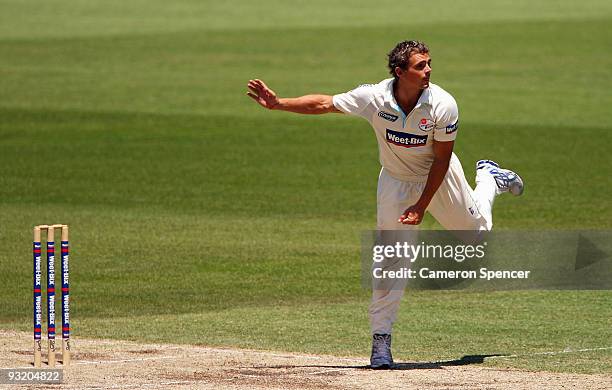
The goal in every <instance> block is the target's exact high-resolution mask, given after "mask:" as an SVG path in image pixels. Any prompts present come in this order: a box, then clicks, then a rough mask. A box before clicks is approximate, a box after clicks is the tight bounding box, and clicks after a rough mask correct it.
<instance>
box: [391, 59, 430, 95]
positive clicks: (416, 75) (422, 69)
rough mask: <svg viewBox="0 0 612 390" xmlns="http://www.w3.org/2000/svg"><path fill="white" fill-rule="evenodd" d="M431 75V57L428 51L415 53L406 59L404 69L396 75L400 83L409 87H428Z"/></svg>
mask: <svg viewBox="0 0 612 390" xmlns="http://www.w3.org/2000/svg"><path fill="white" fill-rule="evenodd" d="M430 75H431V58H430V57H429V54H428V53H415V54H413V55H412V56H411V57H410V59H409V60H408V67H407V68H406V70H401V73H400V74H399V75H398V76H399V78H400V79H402V84H404V85H406V86H407V87H409V88H416V89H425V88H427V87H429V76H430Z"/></svg>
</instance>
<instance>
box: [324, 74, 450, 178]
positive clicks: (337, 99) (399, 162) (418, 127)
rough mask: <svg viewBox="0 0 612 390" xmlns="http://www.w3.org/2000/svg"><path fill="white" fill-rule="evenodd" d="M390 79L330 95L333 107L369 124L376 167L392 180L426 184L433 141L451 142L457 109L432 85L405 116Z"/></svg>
mask: <svg viewBox="0 0 612 390" xmlns="http://www.w3.org/2000/svg"><path fill="white" fill-rule="evenodd" d="M393 81H394V79H393V78H390V79H386V80H383V81H381V82H380V83H378V84H364V85H360V86H359V87H357V88H355V89H353V90H352V91H349V92H346V93H341V94H338V95H334V97H333V103H334V106H335V107H336V108H337V109H338V110H340V111H342V112H344V113H346V114H351V115H356V116H360V117H362V118H365V119H367V120H368V122H370V124H371V125H372V127H373V128H374V132H375V133H376V139H377V141H378V149H379V154H380V164H381V165H382V166H383V168H385V169H386V170H387V171H388V172H389V174H390V175H391V176H393V177H395V178H396V179H399V180H405V181H426V180H427V175H428V174H429V170H430V168H431V164H432V162H433V159H434V154H433V141H434V140H436V141H454V140H455V137H456V136H457V128H458V124H459V122H458V118H459V110H458V108H457V102H455V99H454V98H453V97H452V96H451V95H450V94H449V93H448V92H446V91H445V90H443V89H442V88H440V87H438V86H437V85H435V84H432V83H429V87H428V88H426V89H424V90H423V93H422V94H421V97H420V98H419V100H418V101H417V104H416V105H415V107H414V109H413V110H412V111H411V112H410V113H408V115H406V114H405V113H404V112H403V111H402V109H401V108H400V106H399V105H398V104H397V102H396V101H395V96H394V95H393Z"/></svg>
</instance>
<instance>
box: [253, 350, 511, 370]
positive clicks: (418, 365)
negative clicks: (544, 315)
mask: <svg viewBox="0 0 612 390" xmlns="http://www.w3.org/2000/svg"><path fill="white" fill-rule="evenodd" d="M495 356H506V355H503V354H493V355H465V356H463V357H462V358H460V359H455V360H445V361H438V362H410V363H395V364H394V365H393V367H392V368H390V369H391V370H437V369H442V368H444V367H450V366H467V365H470V364H482V363H484V360H485V359H486V358H488V357H495ZM252 368H265V369H274V368H278V369H291V368H334V369H342V368H346V369H360V370H369V369H371V368H370V366H369V365H367V366H337V365H323V364H312V365H299V366H297V365H295V366H294V365H285V364H283V365H278V366H261V367H252Z"/></svg>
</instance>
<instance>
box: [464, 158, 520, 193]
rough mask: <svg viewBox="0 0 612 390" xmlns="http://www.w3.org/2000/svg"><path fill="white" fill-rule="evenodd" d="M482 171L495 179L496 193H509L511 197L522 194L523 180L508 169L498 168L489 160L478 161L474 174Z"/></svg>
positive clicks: (496, 164) (497, 165)
mask: <svg viewBox="0 0 612 390" xmlns="http://www.w3.org/2000/svg"><path fill="white" fill-rule="evenodd" d="M479 170H482V171H484V172H486V173H488V174H490V175H491V176H493V178H494V179H495V183H496V184H497V189H498V193H499V194H501V193H504V192H510V193H511V194H512V195H515V196H519V195H521V194H522V193H523V179H521V177H520V176H519V175H518V174H517V173H516V172H513V171H511V170H509V169H503V168H500V167H499V164H498V163H496V162H495V161H491V160H480V161H478V162H477V163H476V173H478V171H479Z"/></svg>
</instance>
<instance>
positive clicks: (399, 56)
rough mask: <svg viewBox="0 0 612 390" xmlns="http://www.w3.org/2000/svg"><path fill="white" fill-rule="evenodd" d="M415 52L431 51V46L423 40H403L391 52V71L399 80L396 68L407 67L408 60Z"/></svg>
mask: <svg viewBox="0 0 612 390" xmlns="http://www.w3.org/2000/svg"><path fill="white" fill-rule="evenodd" d="M414 53H419V54H423V53H429V48H428V47H427V45H425V44H424V43H423V42H419V41H403V42H400V43H398V44H397V45H396V46H395V47H394V48H393V50H391V52H389V73H391V74H392V75H393V77H394V78H395V79H396V80H397V75H396V74H395V68H400V69H404V70H405V69H406V68H407V67H408V60H410V56H412V55H413V54H414Z"/></svg>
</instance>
